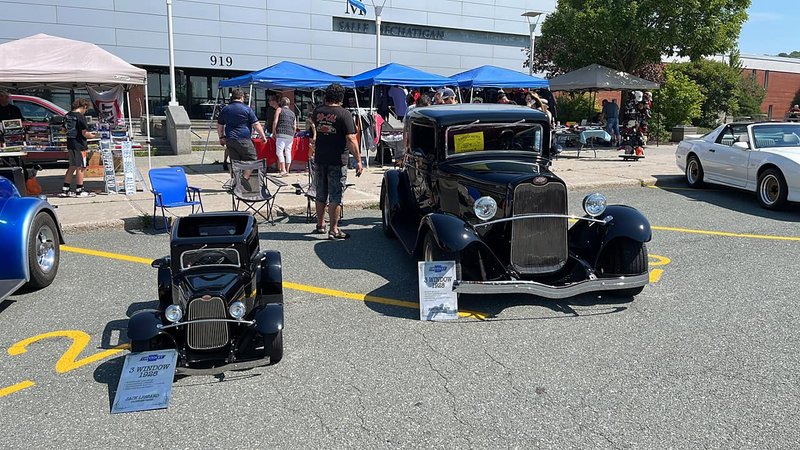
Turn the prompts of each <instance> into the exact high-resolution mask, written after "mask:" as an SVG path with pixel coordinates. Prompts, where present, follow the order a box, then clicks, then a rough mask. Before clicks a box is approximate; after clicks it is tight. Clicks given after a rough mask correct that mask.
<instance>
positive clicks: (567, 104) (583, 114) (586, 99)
mask: <svg viewBox="0 0 800 450" xmlns="http://www.w3.org/2000/svg"><path fill="white" fill-rule="evenodd" d="M556 106H557V109H558V120H559V121H560V122H561V123H566V122H580V121H581V120H583V119H590V118H591V117H592V116H593V115H594V112H595V108H594V105H593V104H592V96H591V95H589V94H576V93H572V92H569V93H565V94H560V95H559V96H558V97H556Z"/></svg>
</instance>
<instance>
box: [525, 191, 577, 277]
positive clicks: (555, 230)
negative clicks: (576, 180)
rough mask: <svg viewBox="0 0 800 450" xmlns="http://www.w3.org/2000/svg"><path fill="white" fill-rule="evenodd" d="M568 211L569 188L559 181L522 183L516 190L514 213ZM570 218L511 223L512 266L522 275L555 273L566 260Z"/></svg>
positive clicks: (561, 212)
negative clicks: (568, 219)
mask: <svg viewBox="0 0 800 450" xmlns="http://www.w3.org/2000/svg"><path fill="white" fill-rule="evenodd" d="M537 213H538V214H566V213H567V188H566V186H565V185H563V184H561V183H559V182H549V183H547V184H545V185H543V186H536V185H533V184H531V183H525V184H520V185H519V186H517V188H516V189H515V190H514V215H515V216H519V215H523V214H537ZM567 227H568V225H567V219H566V218H563V219H561V218H542V219H522V220H515V221H513V222H512V225H511V265H512V266H513V267H514V269H516V270H517V271H519V272H520V273H523V274H528V275H535V274H542V273H550V272H555V271H556V270H559V269H561V268H562V267H564V265H565V264H566V263H567V257H568V249H567Z"/></svg>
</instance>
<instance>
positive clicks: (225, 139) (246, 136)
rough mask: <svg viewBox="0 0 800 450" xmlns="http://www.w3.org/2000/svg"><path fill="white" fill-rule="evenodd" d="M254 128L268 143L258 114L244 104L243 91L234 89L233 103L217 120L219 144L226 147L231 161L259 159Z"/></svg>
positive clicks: (225, 108) (232, 94)
mask: <svg viewBox="0 0 800 450" xmlns="http://www.w3.org/2000/svg"><path fill="white" fill-rule="evenodd" d="M253 128H255V129H256V133H258V136H259V137H260V138H261V139H263V140H264V142H266V141H267V135H266V134H264V128H262V127H261V123H260V122H259V121H258V118H257V117H256V114H255V113H254V112H253V110H252V109H250V107H249V106H247V105H245V104H244V92H243V91H242V90H241V89H234V90H233V92H231V103H230V104H229V105H228V106H226V107H224V108H223V109H222V111H220V113H219V119H217V134H218V135H219V143H220V144H221V145H223V146H224V147H225V151H226V152H227V153H228V155H229V156H230V158H231V161H255V160H256V159H258V158H257V156H256V148H255V146H253V141H252V140H251V136H252V135H253Z"/></svg>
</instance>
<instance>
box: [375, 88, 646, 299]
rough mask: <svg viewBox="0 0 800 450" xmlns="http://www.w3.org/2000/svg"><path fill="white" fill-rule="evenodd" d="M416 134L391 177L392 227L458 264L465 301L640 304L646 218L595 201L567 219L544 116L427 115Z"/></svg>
mask: <svg viewBox="0 0 800 450" xmlns="http://www.w3.org/2000/svg"><path fill="white" fill-rule="evenodd" d="M405 132H406V137H407V141H406V152H405V156H404V158H405V159H404V167H403V168H402V169H399V170H390V171H388V172H386V174H385V175H384V178H383V184H382V187H381V210H382V217H383V230H384V232H385V234H386V235H387V236H389V237H397V238H399V241H400V243H401V244H402V245H403V247H404V248H405V249H406V251H408V252H409V253H412V254H417V255H419V256H420V257H421V259H423V260H426V261H443V260H453V261H455V262H456V277H457V281H456V283H455V290H456V292H457V293H467V294H481V293H528V294H534V295H538V296H541V297H546V298H551V299H560V298H566V297H571V296H575V295H579V294H583V293H587V292H597V291H607V292H609V293H611V294H615V295H619V296H626V297H630V296H634V295H636V294H638V293H640V292H641V291H642V289H643V288H644V286H645V285H647V284H648V282H649V276H648V262H647V249H646V244H645V243H646V242H648V241H649V240H650V237H651V231H650V224H649V223H648V221H647V219H646V218H645V217H644V216H643V215H642V214H641V213H640V212H639V211H637V210H635V209H633V208H631V207H628V206H621V205H611V206H607V205H606V199H605V197H604V196H603V195H601V194H591V195H588V196H586V198H585V199H584V201H583V208H584V211H585V213H586V214H585V215H581V216H573V215H570V214H569V213H568V212H567V187H566V185H565V183H564V182H563V181H562V180H561V179H559V178H558V177H557V176H556V175H555V174H553V173H552V172H551V171H550V170H549V169H548V167H549V165H550V153H551V149H550V141H551V139H550V127H549V122H548V119H547V117H546V116H545V115H544V114H543V113H541V112H540V111H536V110H533V109H530V108H526V107H522V106H513V105H512V106H508V105H477V104H471V105H440V106H431V107H424V108H416V109H414V110H413V111H412V112H410V113H409V115H408V116H407V117H406V124H405ZM570 220H574V221H575V223H574V224H573V225H572V226H571V227H570V224H569V222H570Z"/></svg>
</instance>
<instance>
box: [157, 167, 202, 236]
mask: <svg viewBox="0 0 800 450" xmlns="http://www.w3.org/2000/svg"><path fill="white" fill-rule="evenodd" d="M148 175H149V177H150V192H152V193H153V197H154V198H153V219H154V220H153V229H157V228H156V221H155V217H156V208H158V207H160V208H161V217H162V218H163V219H164V228H165V229H167V230H169V229H170V226H169V223H168V222H167V215H166V212H165V210H166V209H167V208H179V207H182V206H191V207H192V214H194V210H195V207H197V206H199V207H200V211H201V212H203V199H202V198H201V197H200V188H198V187H194V186H189V181H188V180H187V179H186V172H185V171H184V170H183V167H162V168H157V169H150V172H148Z"/></svg>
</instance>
